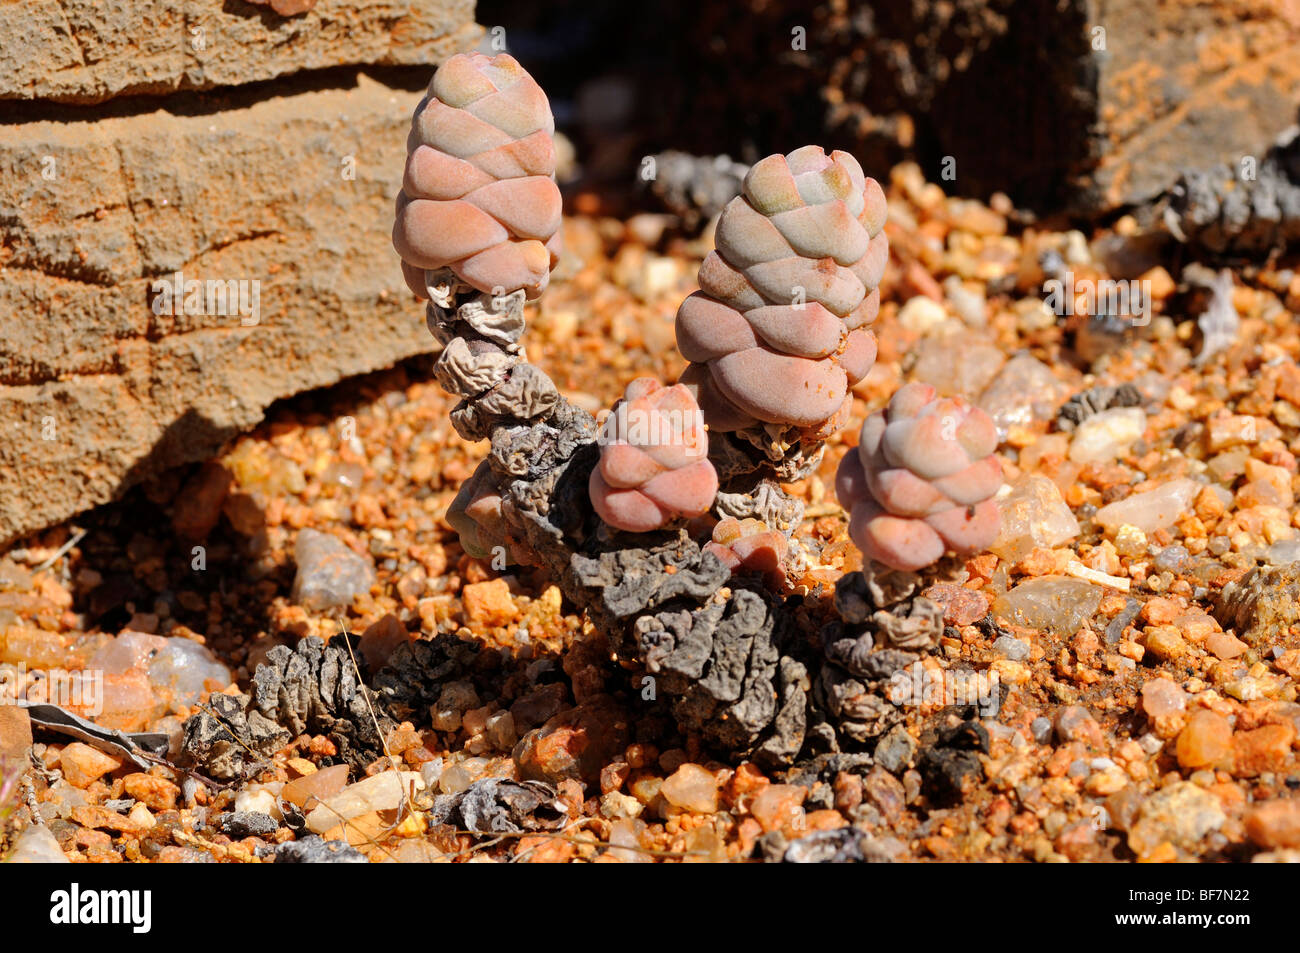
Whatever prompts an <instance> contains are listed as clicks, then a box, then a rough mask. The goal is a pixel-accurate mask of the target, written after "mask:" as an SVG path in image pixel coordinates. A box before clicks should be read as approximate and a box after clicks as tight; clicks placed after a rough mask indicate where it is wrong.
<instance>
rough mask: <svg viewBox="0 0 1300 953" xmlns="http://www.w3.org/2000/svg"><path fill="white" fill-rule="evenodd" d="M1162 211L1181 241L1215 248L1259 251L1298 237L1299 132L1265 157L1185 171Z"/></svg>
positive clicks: (1210, 249) (1218, 250)
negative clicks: (1203, 169) (1231, 164)
mask: <svg viewBox="0 0 1300 953" xmlns="http://www.w3.org/2000/svg"><path fill="white" fill-rule="evenodd" d="M1162 215H1163V221H1164V225H1165V227H1166V228H1167V229H1168V230H1169V231H1170V232H1171V233H1172V234H1173V235H1174V237H1175V238H1177V239H1178V240H1179V241H1180V242H1185V243H1188V244H1191V245H1193V246H1196V247H1197V248H1200V249H1204V250H1205V251H1208V252H1212V253H1214V254H1220V255H1244V256H1250V257H1258V256H1260V255H1266V254H1270V253H1274V254H1275V253H1278V252H1280V251H1282V250H1283V249H1285V248H1286V247H1287V245H1289V244H1292V243H1294V242H1297V241H1300V132H1297V131H1295V130H1293V131H1291V132H1290V133H1288V134H1287V135H1286V136H1285V137H1284V138H1283V139H1282V141H1281V142H1279V143H1278V144H1277V145H1276V146H1274V147H1273V148H1272V149H1271V150H1269V152H1268V154H1267V155H1265V156H1264V157H1263V158H1262V159H1259V158H1257V157H1255V156H1244V157H1243V158H1242V159H1241V161H1240V162H1238V163H1237V164H1235V165H1233V166H1227V165H1219V166H1215V167H1214V168H1212V169H1210V170H1208V171H1193V172H1187V173H1185V174H1184V175H1183V176H1182V177H1181V178H1180V179H1179V180H1178V182H1176V183H1175V184H1174V186H1173V188H1172V189H1171V190H1170V193H1169V195H1168V197H1167V199H1166V202H1165V204H1164V207H1163V210H1162Z"/></svg>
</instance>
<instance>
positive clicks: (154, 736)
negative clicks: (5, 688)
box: [18, 699, 169, 771]
mask: <svg viewBox="0 0 1300 953" xmlns="http://www.w3.org/2000/svg"><path fill="white" fill-rule="evenodd" d="M18 705H19V707H20V708H23V709H25V710H26V712H27V715H28V717H29V718H31V723H32V727H33V728H39V729H44V730H46V731H52V732H57V733H58V734H61V735H68V736H70V737H73V738H76V739H78V740H79V741H84V742H86V743H87V744H89V745H91V746H93V747H95V748H99V749H100V750H102V751H107V752H109V753H110V754H115V755H120V756H121V757H124V758H127V759H128V760H130V761H131V762H132V763H133V764H134V765H135V766H136V767H138V768H139V769H140V770H141V771H148V770H149V768H151V767H152V766H153V765H154V764H155V763H156V762H157V761H158V760H160V759H161V758H162V757H163V756H164V755H166V754H167V747H168V742H169V739H168V737H167V735H165V734H161V733H160V732H133V733H128V732H123V731H116V730H114V729H111V728H104V727H101V726H100V725H97V724H95V723H94V722H92V721H87V720H86V719H85V718H81V717H79V716H77V715H75V714H73V713H72V712H70V711H68V710H67V709H66V708H61V707H59V706H58V705H50V704H38V703H35V702H29V701H25V700H22V699H20V700H19V701H18Z"/></svg>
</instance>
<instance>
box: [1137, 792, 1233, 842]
mask: <svg viewBox="0 0 1300 953" xmlns="http://www.w3.org/2000/svg"><path fill="white" fill-rule="evenodd" d="M1226 820H1227V816H1226V815H1225V814H1224V813H1223V808H1222V807H1221V806H1220V804H1219V799H1218V798H1216V797H1215V796H1214V795H1213V794H1211V793H1209V792H1208V791H1206V790H1204V789H1203V788H1199V787H1197V786H1196V785H1195V784H1192V783H1190V782H1188V781H1176V782H1174V783H1173V784H1170V785H1168V786H1166V787H1163V788H1161V789H1160V790H1159V791H1157V792H1156V793H1155V794H1152V795H1151V796H1150V797H1149V798H1147V799H1146V800H1145V801H1143V802H1142V804H1141V805H1140V806H1139V807H1138V809H1137V814H1136V815H1135V819H1134V822H1133V824H1132V825H1131V826H1130V827H1129V830H1128V845H1129V847H1130V848H1132V850H1133V852H1134V853H1135V854H1137V855H1138V856H1139V857H1145V856H1147V855H1149V854H1150V853H1151V852H1152V851H1154V850H1155V849H1156V848H1157V847H1159V846H1161V845H1162V844H1165V843H1168V844H1171V845H1173V846H1174V847H1176V848H1183V849H1185V850H1192V849H1194V848H1195V847H1196V846H1197V845H1198V844H1200V842H1201V839H1202V838H1203V837H1205V835H1207V834H1209V833H1211V832H1212V831H1217V830H1218V829H1219V828H1220V827H1222V826H1223V824H1224V822H1225V821H1226Z"/></svg>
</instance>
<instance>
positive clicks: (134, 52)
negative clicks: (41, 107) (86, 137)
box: [0, 0, 481, 103]
mask: <svg viewBox="0 0 1300 953" xmlns="http://www.w3.org/2000/svg"><path fill="white" fill-rule="evenodd" d="M277 2H278V3H282V2H283V0H277ZM240 6H241V5H236V4H230V3H226V2H223V0H161V2H154V3H149V4H135V3H120V4H103V3H97V2H95V0H66V2H62V3H60V4H58V5H57V6H51V5H50V4H48V3H41V2H38V0H19V2H18V3H17V5H16V8H11V9H10V10H9V15H8V16H7V18H6V22H5V25H4V26H3V27H0V99H27V100H32V99H47V100H58V101H62V102H75V103H94V102H99V101H101V100H104V99H109V98H111V97H114V96H121V95H125V94H132V93H155V94H156V93H169V92H173V91H175V90H185V89H212V88H213V87H217V86H240V85H243V84H245V83H255V82H259V81H262V80H268V79H274V78H275V77H277V76H284V75H286V74H289V73H296V72H298V71H300V70H310V69H325V68H329V67H334V66H349V65H356V66H364V65H374V66H390V65H401V64H413V65H421V66H422V65H424V64H426V63H429V62H438V61H440V60H442V59H445V58H446V57H448V56H450V55H451V54H452V53H455V52H457V51H458V50H461V49H465V48H466V47H468V46H470V45H472V44H473V43H474V41H475V40H476V39H477V37H478V35H479V34H480V33H481V30H480V28H479V27H477V26H476V25H475V24H474V4H473V2H472V0H380V2H376V3H364V4H357V3H351V2H349V0H317V2H315V3H307V4H302V6H303V7H304V9H305V14H304V15H302V16H294V17H292V18H290V17H288V16H282V15H279V14H278V12H277V14H276V15H258V14H257V13H255V12H251V11H249V10H248V9H247V8H244V9H240ZM306 8H310V9H306Z"/></svg>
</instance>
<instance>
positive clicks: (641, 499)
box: [588, 377, 718, 533]
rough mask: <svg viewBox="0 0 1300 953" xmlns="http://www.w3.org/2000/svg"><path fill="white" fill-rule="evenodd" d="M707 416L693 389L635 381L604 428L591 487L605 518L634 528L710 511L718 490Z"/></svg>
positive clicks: (640, 529)
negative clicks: (705, 418) (712, 461)
mask: <svg viewBox="0 0 1300 953" xmlns="http://www.w3.org/2000/svg"><path fill="white" fill-rule="evenodd" d="M708 452H709V438H708V434H707V433H706V432H705V428H704V418H703V416H702V415H701V414H700V408H699V406H698V405H697V404H696V403H695V398H694V397H692V396H691V393H690V391H689V390H687V389H686V388H685V387H683V386H682V385H680V384H674V385H673V386H672V387H664V386H663V385H662V384H660V383H659V382H658V381H656V380H654V379H653V378H649V377H641V378H637V379H636V380H634V381H632V383H630V384H628V385H627V390H626V391H625V392H624V395H623V399H622V400H620V401H619V402H618V403H617V404H615V405H614V409H613V410H612V411H610V414H609V416H608V417H607V418H606V419H605V422H604V425H603V428H602V431H601V447H600V463H599V465H597V466H596V468H595V469H594V470H592V471H591V478H590V480H589V482H588V491H589V492H590V494H591V504H592V506H593V507H594V508H595V510H596V513H597V514H598V515H599V516H600V518H601V519H602V520H604V521H605V522H606V523H608V524H609V525H610V526H613V527H614V528H616V529H621V530H625V531H627V532H630V533H648V532H651V531H653V530H657V529H662V528H663V527H665V526H667V525H668V524H669V523H672V522H674V521H676V520H679V519H682V518H687V519H689V518H692V517H696V516H700V515H702V514H703V513H705V512H706V511H707V510H708V508H709V506H710V505H711V504H712V503H713V498H714V496H715V495H716V494H717V492H718V475H717V473H715V472H714V469H713V464H711V463H710V462H709V460H708Z"/></svg>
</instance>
